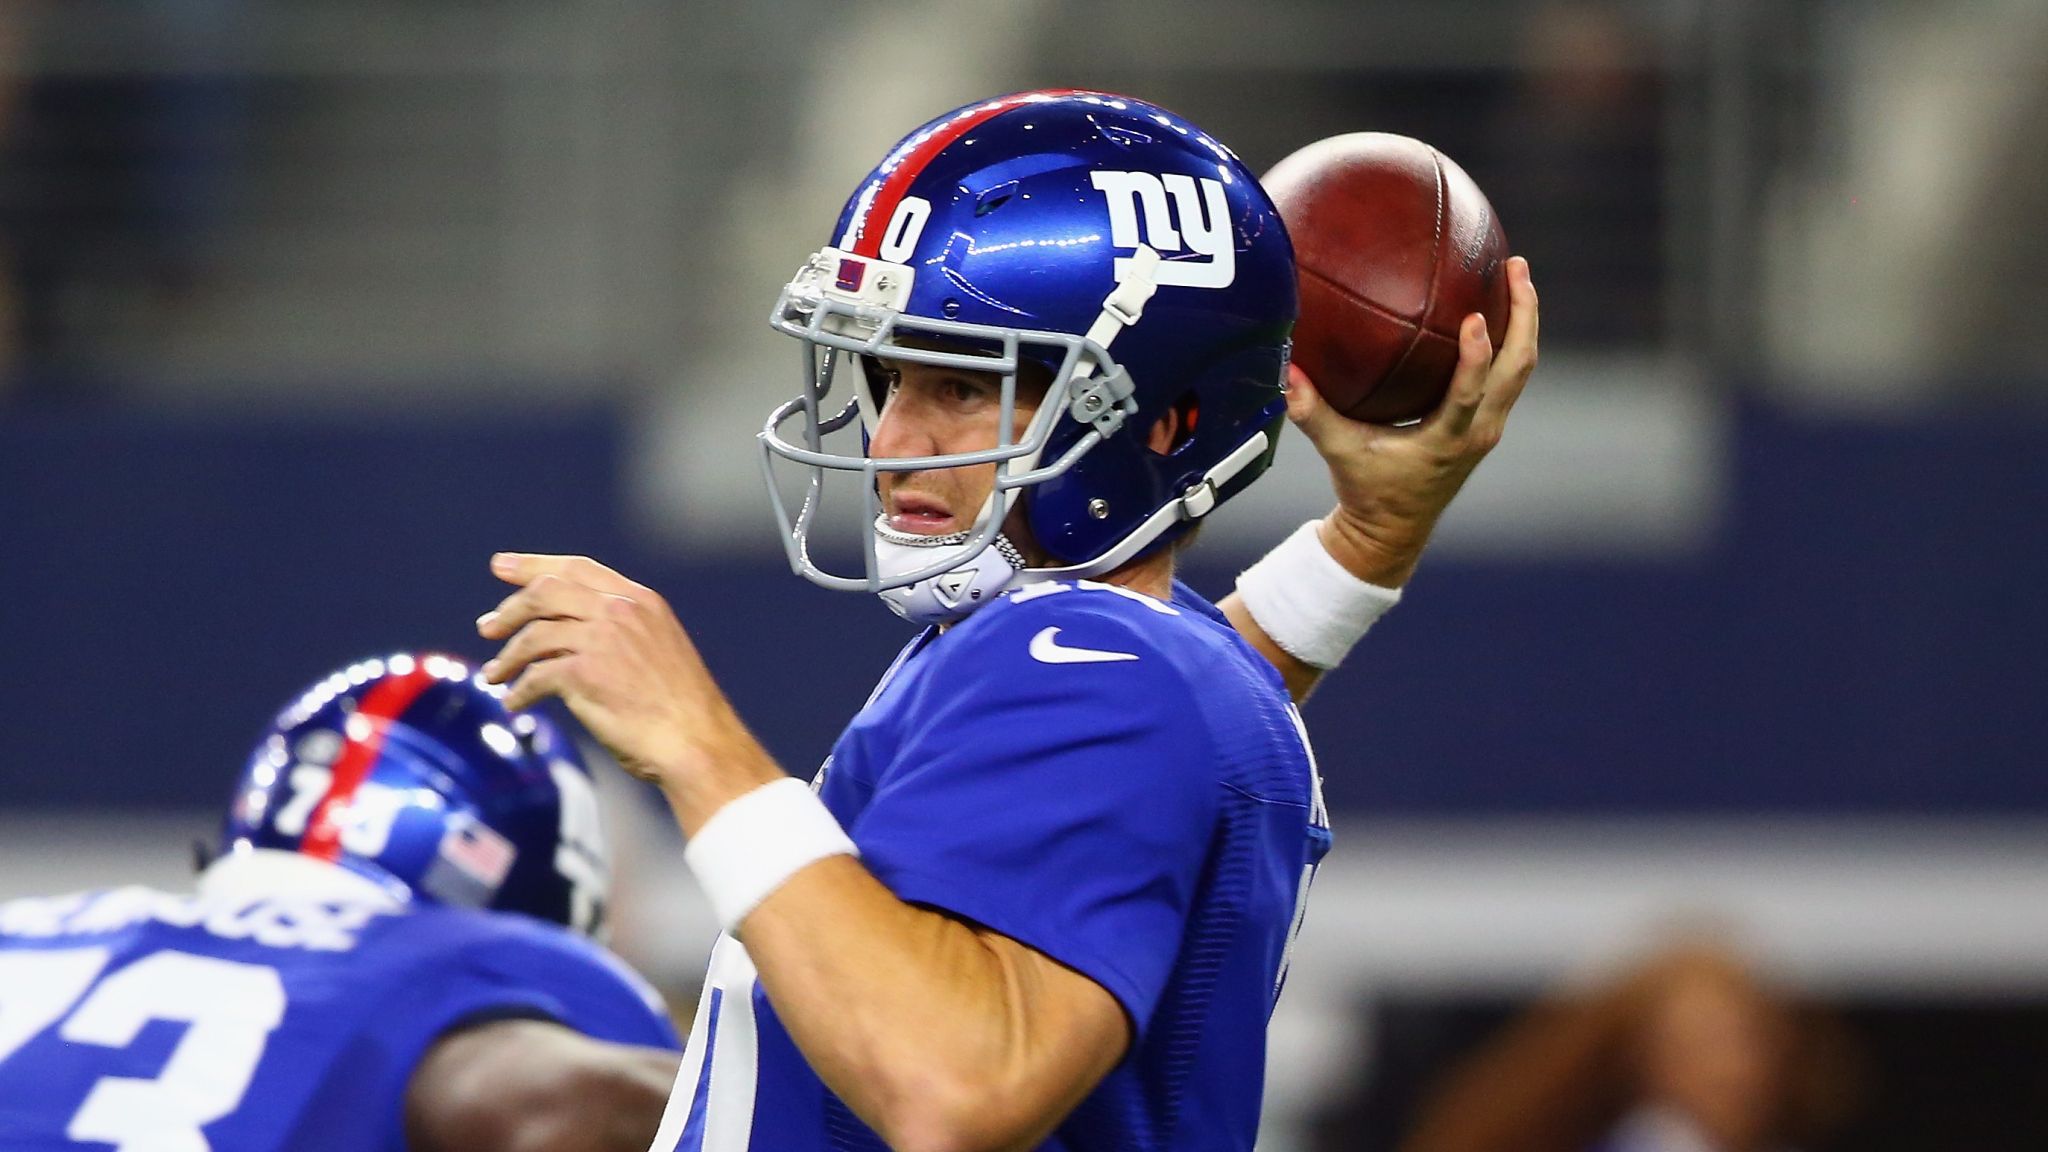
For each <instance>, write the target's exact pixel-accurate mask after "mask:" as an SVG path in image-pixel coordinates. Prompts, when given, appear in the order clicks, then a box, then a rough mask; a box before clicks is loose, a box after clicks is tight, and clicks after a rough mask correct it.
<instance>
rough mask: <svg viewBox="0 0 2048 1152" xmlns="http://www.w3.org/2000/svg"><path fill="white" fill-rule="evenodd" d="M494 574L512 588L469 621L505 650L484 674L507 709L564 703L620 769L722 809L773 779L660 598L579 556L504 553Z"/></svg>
mask: <svg viewBox="0 0 2048 1152" xmlns="http://www.w3.org/2000/svg"><path fill="white" fill-rule="evenodd" d="M491 573H492V575H494V576H496V577H498V578H499V579H500V580H503V581H505V582H506V583H508V584H513V585H516V586H517V587H518V591H516V592H514V593H512V594H511V595H510V596H507V597H506V598H505V600H504V601H503V602H502V603H500V604H499V605H498V606H497V607H496V608H495V609H493V610H491V611H489V612H486V613H484V614H483V615H482V616H481V617H478V619H477V622H476V630H477V634H478V635H479V636H482V637H483V638H485V639H486V640H502V641H504V642H505V644H504V647H503V648H502V649H500V650H499V652H498V655H497V657H496V658H495V659H493V660H491V661H490V662H489V663H487V664H485V665H484V667H483V673H484V677H485V679H487V680H489V681H491V682H492V683H495V684H509V685H511V689H510V691H509V692H508V693H507V695H506V699H505V704H506V707H508V708H510V709H513V710H518V709H522V708H529V707H532V706H533V705H534V704H537V703H539V702H540V700H541V699H542V698H544V697H547V696H556V697H560V698H561V700H562V702H563V703H564V704H567V705H568V706H569V710H570V711H571V712H573V713H575V715H576V718H577V719H578V720H580V721H582V723H583V726H584V727H585V728H588V729H589V730H590V734H591V735H592V736H595V737H596V738H597V739H598V741H599V742H600V743H602V744H603V745H604V746H605V747H606V748H607V749H609V750H610V751H611V753H612V755H613V756H614V757H616V758H617V759H618V761H619V764H620V766H622V767H624V768H625V769H626V771H628V772H630V773H632V774H633V775H635V776H638V777H640V778H641V779H643V780H650V781H653V782H654V783H656V784H659V785H661V786H662V787H663V789H664V790H665V791H669V792H670V793H671V794H672V796H674V794H675V793H676V792H677V791H678V790H682V791H688V792H691V793H692V799H693V800H697V801H705V802H710V801H716V802H722V800H723V799H725V798H729V797H720V796H717V795H715V794H716V793H719V792H721V791H725V792H731V793H732V794H734V795H737V794H738V793H740V792H744V791H746V790H747V789H748V788H751V787H753V786H755V785H756V784H759V783H762V782H765V781H766V780H768V779H772V778H773V777H774V776H775V775H779V774H780V773H779V771H777V770H776V769H775V767H774V764H773V761H772V760H769V758H768V756H767V753H766V752H765V751H763V750H762V749H761V746H760V744H759V742H757V741H756V740H755V739H754V738H753V736H752V734H751V733H749V732H748V731H747V730H746V726H745V724H743V723H742V722H741V721H740V718H739V714H738V713H737V712H735V711H734V710H733V707H732V704H731V703H730V702H729V701H727V700H726V698H725V694H724V692H722V691H720V690H719V687H718V685H717V683H716V682H714V681H713V680H712V678H711V673H710V671H709V670H708V669H706V668H705V667H704V661H703V659H702V658H701V657H700V656H699V655H698V654H697V647H696V645H695V644H692V643H691V642H690V637H689V635H688V633H686V632H685V631H684V630H683V626H682V624H681V623H680V622H679V621H678V620H677V619H676V616H675V613H674V612H673V611H671V610H670V609H669V606H668V601H666V600H664V599H663V598H662V597H661V595H660V594H659V593H657V592H655V591H654V590H653V589H651V588H648V587H646V586H645V585H642V584H637V583H634V582H633V581H631V580H628V579H627V578H625V577H624V576H621V575H620V574H618V573H617V572H614V571H612V570H611V569H610V568H607V567H605V566H604V565H602V564H599V563H598V562H597V561H595V560H592V559H589V558H588V557H584V556H543V555H534V554H530V553H521V552H500V553H498V554H497V555H495V556H493V557H491ZM676 798H677V799H679V800H680V799H681V797H676ZM716 802H713V803H711V804H710V806H711V807H712V808H715V807H716ZM692 806H695V805H692ZM708 814H709V812H708V810H707V811H706V812H705V815H707V816H708Z"/></svg>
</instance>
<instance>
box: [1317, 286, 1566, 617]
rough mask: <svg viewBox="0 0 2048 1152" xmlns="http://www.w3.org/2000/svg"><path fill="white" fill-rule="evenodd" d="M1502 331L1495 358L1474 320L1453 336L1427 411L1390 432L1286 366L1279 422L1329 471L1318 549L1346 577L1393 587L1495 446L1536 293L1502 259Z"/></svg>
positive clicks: (1404, 578)
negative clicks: (1444, 374)
mask: <svg viewBox="0 0 2048 1152" xmlns="http://www.w3.org/2000/svg"><path fill="white" fill-rule="evenodd" d="M1507 272H1508V300H1509V311H1508V328H1507V333H1506V335H1505V336H1503V337H1502V339H1501V345H1500V348H1499V349H1498V350H1496V349H1495V348H1494V347H1493V344H1492V341H1491V340H1489V339H1488V338H1487V333H1486V323H1485V321H1484V319H1482V318H1481V317H1480V316H1479V315H1478V314H1477V313H1474V314H1473V315H1470V316H1467V317H1465V322H1464V323H1463V324H1462V325H1461V326H1460V327H1459V329H1458V367H1457V370H1456V372H1455V373H1454V374H1453V375H1452V377H1451V385H1450V389H1449V391H1448V392H1447V393H1446V394H1445V396H1444V399H1443V402H1442V403H1441V404H1439V405H1438V406H1437V409H1436V411H1434V412H1432V413H1430V414H1429V415H1428V416H1426V417H1424V418H1423V419H1422V420H1421V422H1419V423H1416V424H1412V425H1409V426H1407V427H1402V428H1395V427H1389V426H1386V425H1381V424H1367V423H1364V422H1361V421H1358V420H1352V419H1349V418H1347V417H1345V416H1344V415H1342V414H1341V413H1339V412H1338V411H1337V410H1336V409H1334V408H1332V407H1330V406H1329V405H1328V404H1326V403H1324V402H1323V398H1322V395H1321V394H1320V393H1318V392H1317V391H1316V389H1315V382H1314V381H1312V380H1310V379H1309V378H1308V375H1307V374H1306V373H1304V372H1302V371H1301V369H1299V368H1297V367H1294V366H1291V365H1290V366H1289V368H1288V379H1287V417H1288V419H1290V420H1292V421H1293V422H1294V424H1295V426H1296V427H1298V428H1300V429H1301V430H1302V432H1303V433H1304V434H1306V435H1307V436H1308V438H1309V441H1310V442H1311V443H1312V444H1314V445H1315V448H1316V452H1317V453H1318V454H1319V455H1321V456H1322V458H1323V462H1324V464H1326V465H1327V466H1328V467H1329V469H1330V484H1331V487H1332V488H1334V489H1335V490H1336V495H1337V507H1336V509H1335V510H1334V511H1332V512H1331V513H1330V514H1329V516H1327V517H1325V518H1324V520H1323V527H1322V532H1321V535H1322V541H1323V547H1324V548H1326V549H1328V550H1329V552H1330V555H1331V556H1333V557H1334V558H1336V560H1337V562H1338V563H1340V564H1342V565H1343V566H1344V567H1345V568H1346V569H1347V570H1348V571H1350V572H1351V574H1352V575H1354V576H1357V577H1358V578H1359V579H1361V580H1365V581H1368V582H1370V583H1373V584H1378V585H1381V586H1382V587H1387V588H1398V587H1400V586H1401V585H1403V584H1405V583H1407V582H1408V578H1409V577H1410V576H1411V575H1413V574H1414V572H1415V565H1416V564H1417V563H1418V562H1419V561H1420V560H1421V559H1422V550H1423V548H1424V546H1425V545H1427V544H1428V543H1429V537H1430V534H1431V533H1432V532H1434V531H1435V530H1436V523H1437V519H1438V518H1439V517H1440V516H1442V515H1443V512H1444V509H1446V508H1448V507H1450V503H1451V500H1452V498H1453V497H1455V496H1457V494H1458V490H1459V489H1460V488H1462V487H1464V484H1465V480H1466V478H1467V477H1469V476H1471V475H1472V470H1473V469H1475V468H1477V467H1478V466H1479V462H1480V461H1481V460H1483V459H1485V457H1486V454H1487V453H1488V452H1491V451H1492V450H1493V447H1494V445H1496V444H1498V443H1500V438H1501V433H1502V431H1503V430H1504V429H1505V427H1506V425H1507V419H1508V411H1509V409H1511V408H1513V407H1514V404H1515V400H1516V399H1517V398H1518V397H1520V396H1521V394H1522V388H1523V386H1524V385H1526V384H1527V383H1528V382H1529V374H1530V373H1531V372H1533V371H1535V368H1536V328H1537V323H1536V320H1537V317H1536V285H1535V283H1534V282H1533V281H1532V280H1531V279H1530V278H1529V262H1528V261H1527V260H1524V259H1523V258H1521V257H1520V256H1515V257H1511V258H1510V259H1509V260H1508V269H1507Z"/></svg>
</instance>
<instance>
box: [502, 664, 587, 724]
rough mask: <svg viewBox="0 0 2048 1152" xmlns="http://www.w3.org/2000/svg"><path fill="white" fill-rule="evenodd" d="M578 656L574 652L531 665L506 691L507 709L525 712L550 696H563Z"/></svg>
mask: <svg viewBox="0 0 2048 1152" xmlns="http://www.w3.org/2000/svg"><path fill="white" fill-rule="evenodd" d="M576 659H577V656H576V654H575V653H573V652H569V653H564V654H562V655H560V656H552V657H549V658H548V659H546V660H540V661H537V662H535V663H533V664H529V665H527V667H526V670H525V671H523V672H521V673H520V674H519V679H517V680H514V681H513V682H512V685H511V687H509V688H507V689H506V690H505V708H506V709H507V710H508V711H512V712H523V711H525V710H526V709H528V708H531V707H533V706H534V705H536V704H538V703H540V702H541V701H543V700H545V699H547V698H548V697H550V696H560V695H562V693H563V691H564V688H565V686H566V682H567V680H568V675H569V672H570V671H571V669H572V666H573V664H574V662H575V661H576Z"/></svg>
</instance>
